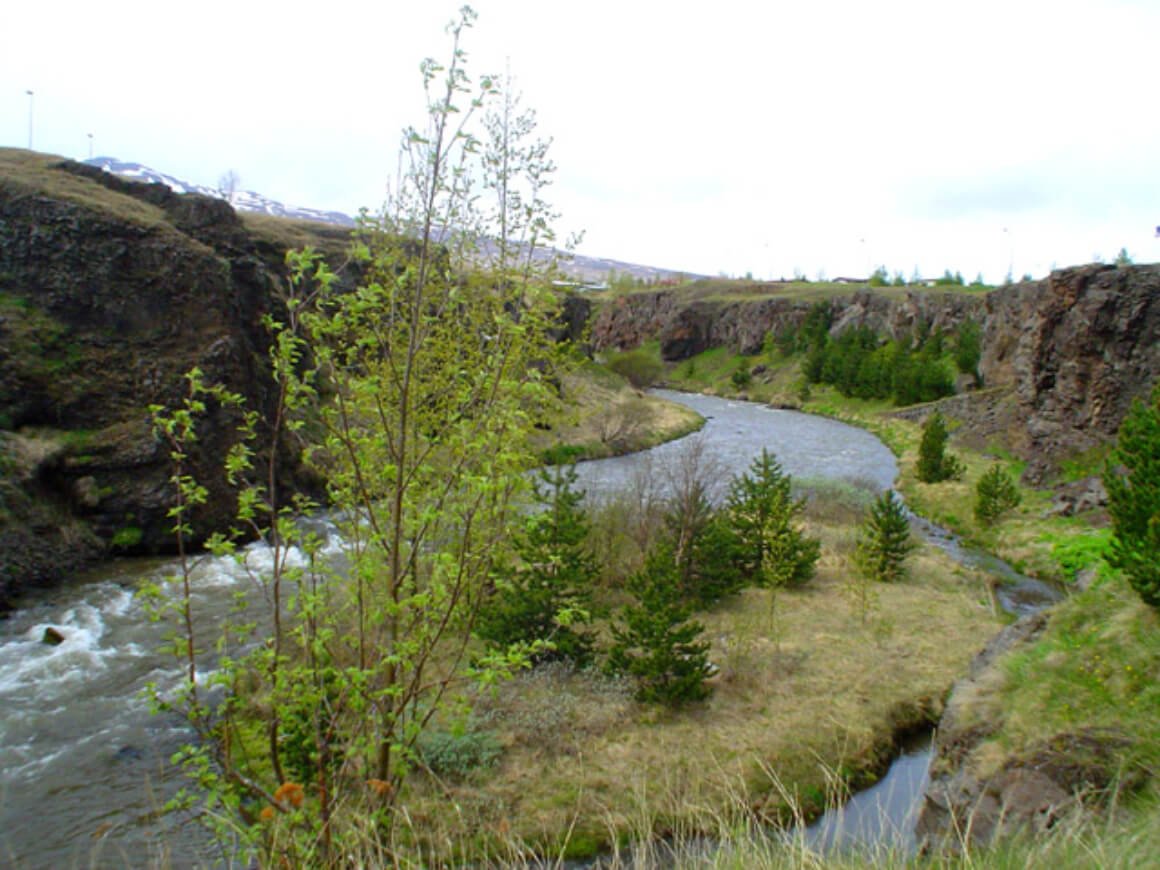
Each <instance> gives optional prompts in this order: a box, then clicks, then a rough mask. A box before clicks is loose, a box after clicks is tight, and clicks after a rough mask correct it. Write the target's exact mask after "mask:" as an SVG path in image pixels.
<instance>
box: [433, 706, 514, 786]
mask: <svg viewBox="0 0 1160 870" xmlns="http://www.w3.org/2000/svg"><path fill="white" fill-rule="evenodd" d="M417 748H418V752H419V757H420V758H421V759H422V760H423V763H424V764H425V765H427V767H428V768H430V769H431V771H432V772H434V773H437V774H439V775H440V776H449V777H453V778H456V779H465V778H466V777H467V776H468V775H469V774H471V773H472V772H473V771H477V770H484V769H486V768H488V767H491V766H492V765H493V764H495V762H496V759H498V758H499V756H500V754H501V753H502V751H503V748H502V747H501V746H500V742H499V738H497V737H496V735H495V734H493V733H492V732H491V731H483V730H480V729H479V725H478V723H477V722H476V721H475V720H474V719H471V718H469V719H468V720H467V721H466V722H465V723H464V724H463V725H462V726H461V727H458V728H452V729H450V730H437V729H430V730H428V731H425V732H424V733H423V735H422V736H421V737H420V738H419V743H418V747H417Z"/></svg>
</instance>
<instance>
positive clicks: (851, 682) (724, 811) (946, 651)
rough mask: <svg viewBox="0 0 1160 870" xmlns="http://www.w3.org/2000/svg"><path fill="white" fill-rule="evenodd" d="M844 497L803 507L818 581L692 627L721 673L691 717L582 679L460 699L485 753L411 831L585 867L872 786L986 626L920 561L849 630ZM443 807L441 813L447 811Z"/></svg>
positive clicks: (438, 793) (993, 624) (932, 565)
mask: <svg viewBox="0 0 1160 870" xmlns="http://www.w3.org/2000/svg"><path fill="white" fill-rule="evenodd" d="M861 500H862V499H861V496H860V495H859V494H858V493H857V492H856V491H846V492H833V491H831V492H830V493H828V494H823V495H821V496H817V497H814V498H813V499H812V500H811V506H810V509H809V514H808V517H807V520H808V522H807V530H808V531H809V533H810V534H812V535H815V536H817V537H819V538H820V539H821V540H822V546H823V555H822V559H821V561H820V563H819V570H818V576H817V577H816V578H815V579H814V580H813V581H812V582H811V583H810V584H809V585H807V586H806V587H804V588H802V589H800V590H795V591H783V592H781V593H780V594H779V595H778V598H777V603H776V609H775V610H771V607H770V599H769V593H768V592H767V591H764V590H757V589H748V590H745V591H744V592H743V593H741V594H740V595H738V596H735V597H732V598H729V599H727V600H725V601H724V602H722V603H721V604H720V605H719V606H718V607H716V608H715V609H713V610H711V611H709V612H705V613H701V614H698V617H699V619H701V621H702V622H703V623H704V624H705V626H706V637H707V638H708V639H710V640H711V642H712V651H711V653H710V657H711V659H712V661H713V662H714V664H715V665H716V666H717V667H718V668H719V669H720V670H719V672H718V674H717V676H716V677H715V678H714V680H713V693H712V695H711V696H710V698H709V699H708V700H707V701H705V702H704V703H702V704H698V705H694V706H691V707H687V708H683V709H680V710H677V711H666V710H663V709H662V708H658V707H655V706H652V705H644V704H640V703H638V702H636V701H633V700H632V699H631V696H630V693H629V691H628V688H627V687H626V686H625V685H623V684H621V683H619V682H617V681H613V680H610V679H608V678H606V677H603V676H600V675H597V674H595V673H591V672H585V673H573V672H570V671H567V670H559V669H553V668H540V669H537V670H535V671H532V672H529V673H527V674H524V675H522V676H520V677H518V678H517V679H516V680H514V681H512V682H511V683H508V684H505V685H503V686H502V687H500V688H499V689H498V690H496V691H494V692H491V693H487V694H484V695H481V696H479V697H478V698H477V699H476V701H475V703H474V705H473V706H474V713H473V716H474V722H475V726H474V727H475V732H474V733H475V734H476V735H477V736H476V738H475V739H480V740H483V739H486V740H489V741H494V743H495V745H496V746H497V748H499V749H500V750H501V752H500V754H499V756H498V759H497V761H496V763H495V765H494V766H493V767H490V768H486V769H477V770H472V771H469V772H468V773H467V775H466V776H465V777H464V778H463V779H462V780H460V781H454V780H452V781H448V780H447V779H442V780H440V781H436V780H428V781H425V782H424V783H423V784H422V785H421V787H420V788H419V791H418V793H417V794H415V795H414V796H413V800H411V801H410V802H409V804H408V808H409V813H410V815H411V818H412V819H413V820H414V823H415V828H414V830H415V834H416V836H417V837H418V838H419V839H421V840H422V841H423V842H425V843H428V844H429V845H431V846H432V847H434V844H435V843H438V842H444V843H469V844H471V845H470V846H469V847H468V851H477V850H478V849H485V850H486V851H488V852H489V853H492V854H495V850H497V849H499V850H506V849H516V848H517V847H518V848H524V849H527V848H531V849H533V850H534V851H536V852H539V853H541V854H545V853H546V854H567V855H584V854H589V853H591V852H593V851H595V850H606V849H608V848H610V847H612V846H614V845H616V844H626V843H632V842H636V841H641V840H646V839H650V838H652V837H654V836H658V835H665V836H667V835H671V834H686V835H687V834H692V833H693V832H704V833H710V834H713V835H719V834H720V833H721V831H722V830H723V829H724V828H732V827H735V826H736V825H744V824H745V823H746V820H747V819H748V820H750V821H752V820H753V819H758V818H760V819H765V820H769V821H781V822H785V821H788V820H791V819H792V818H794V816H795V815H797V814H805V815H807V816H808V815H812V814H813V813H816V812H818V811H820V810H821V809H823V808H824V807H825V806H827V805H828V804H832V803H833V802H834V801H835V800H836V799H837V797H838V795H839V794H840V793H842V792H843V791H844V790H845V789H847V788H853V787H859V786H862V785H865V784H868V783H869V782H872V781H873V780H874V779H875V777H876V776H877V775H879V774H880V773H881V772H882V771H883V769H884V766H885V764H886V763H887V762H888V760H889V758H890V757H891V756H892V754H893V749H894V740H895V737H896V736H898V735H900V734H902V733H904V732H906V731H909V730H912V729H914V728H918V727H924V726H928V725H930V724H932V723H933V722H934V721H935V720H936V719H937V717H938V715H939V714H940V712H941V709H942V703H943V698H944V696H945V693H946V691H947V689H948V688H949V686H950V682H951V680H952V679H953V678H954V676H955V675H956V674H958V673H959V672H961V671H962V670H963V669H964V668H965V666H966V664H967V662H968V661H969V660H970V658H971V657H972V656H973V655H974V654H975V653H976V652H977V651H978V649H979V648H980V646H981V645H982V643H983V642H984V641H985V640H986V639H987V638H988V637H989V636H990V635H991V634H992V633H993V632H994V631H995V630H996V628H997V627H998V624H999V621H998V618H997V616H996V614H995V613H994V610H993V607H992V602H991V599H990V595H989V592H988V587H987V584H986V581H985V578H984V577H982V576H981V575H979V574H977V573H975V572H971V571H968V570H965V569H963V568H962V567H961V566H959V565H957V564H955V563H953V562H951V561H950V560H949V558H948V557H947V556H945V554H943V553H942V552H941V551H938V550H937V549H936V548H933V547H924V548H923V549H922V550H921V551H920V552H919V553H918V554H917V556H916V557H915V559H914V560H913V563H912V566H911V571H910V576H909V578H908V579H907V580H906V581H905V582H902V583H898V584H891V585H883V586H881V587H880V588H879V589H877V590H876V594H877V601H876V604H875V606H874V607H873V608H872V609H871V611H870V612H869V614H868V615H867V618H866V619H865V620H864V621H863V619H862V616H861V614H860V612H859V610H858V609H857V608H856V607H855V605H854V602H853V601H852V600H851V598H850V596H849V592H850V589H849V578H850V577H851V576H852V575H853V573H854V567H853V564H852V561H851V559H852V555H853V547H854V542H855V529H854V525H853V520H854V518H855V517H857V516H858V515H859V512H860V506H861V505H860V504H859V502H860V501H861ZM448 806H451V807H454V812H450V813H449V812H448V811H447V808H448Z"/></svg>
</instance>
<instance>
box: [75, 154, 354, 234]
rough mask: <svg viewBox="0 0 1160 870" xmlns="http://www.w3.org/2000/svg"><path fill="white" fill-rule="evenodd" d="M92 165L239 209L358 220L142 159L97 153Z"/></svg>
mask: <svg viewBox="0 0 1160 870" xmlns="http://www.w3.org/2000/svg"><path fill="white" fill-rule="evenodd" d="M85 163H87V164H88V165H89V166H96V167H97V168H98V169H103V170H104V171H105V172H109V173H112V174H113V175H119V176H120V177H122V178H128V179H131V180H133V181H141V182H144V183H146V184H164V185H165V186H166V187H168V188H169V189H170V190H172V191H174V192H175V193H197V194H201V195H202V196H212V197H214V198H215V199H224V200H226V201H228V202H229V203H230V205H232V206H233V207H234V208H236V209H237V210H238V211H249V212H257V213H259V214H268V215H273V216H274V217H282V218H292V219H294V220H304V221H316V222H318V223H324V224H337V225H338V226H343V227H353V226H354V220H353V219H352V218H351V217H350V216H349V215H346V214H343V213H342V212H339V211H322V210H321V209H316V208H303V207H301V206H291V205H285V204H283V203H280V202H278V201H277V200H273V199H270V198H268V197H265V196H262V195H261V194H260V193H254V191H252V190H237V191H234V193H233V195H232V196H230V195H228V194H227V193H226V191H223V190H219V189H217V188H215V187H209V186H207V185H204V184H190V183H189V182H188V181H182V180H181V179H180V178H175V177H174V176H172V175H166V174H165V173H164V172H158V171H157V170H156V169H151V168H149V167H148V166H142V165H141V164H140V163H131V162H127V161H123V160H117V159H116V158H115V157H93V158H90V159H89V160H86V161H85Z"/></svg>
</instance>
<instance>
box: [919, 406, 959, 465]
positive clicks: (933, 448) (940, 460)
mask: <svg viewBox="0 0 1160 870" xmlns="http://www.w3.org/2000/svg"><path fill="white" fill-rule="evenodd" d="M947 437H948V433H947V421H946V420H945V419H944V418H943V415H942V414H940V413H939V412H938V411H935V412H934V413H933V414H930V415H929V416H928V417H927V418H926V422H924V423H923V424H922V442H921V443H920V444H919V446H918V479H919V480H921V481H922V482H923V483H940V482H941V481H944V480H951V479H954V478H958V477H960V476H961V475H962V473H963V466H962V463H961V462H959V460H958V459H956V458H955V457H954V456H953V455H951V454H949V453H947V452H946V446H947Z"/></svg>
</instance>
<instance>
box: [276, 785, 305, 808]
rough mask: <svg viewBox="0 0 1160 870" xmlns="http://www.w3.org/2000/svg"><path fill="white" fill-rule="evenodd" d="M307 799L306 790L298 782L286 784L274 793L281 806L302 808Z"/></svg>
mask: <svg viewBox="0 0 1160 870" xmlns="http://www.w3.org/2000/svg"><path fill="white" fill-rule="evenodd" d="M305 798H306V790H305V789H304V788H302V786H300V785H299V784H298V783H296V782H284V783H282V784H281V785H280V786H278V790H277V791H276V792H274V800H276V801H277V802H278V803H280V804H290V806H292V807H300V806H302V801H303V800H304V799H305Z"/></svg>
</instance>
